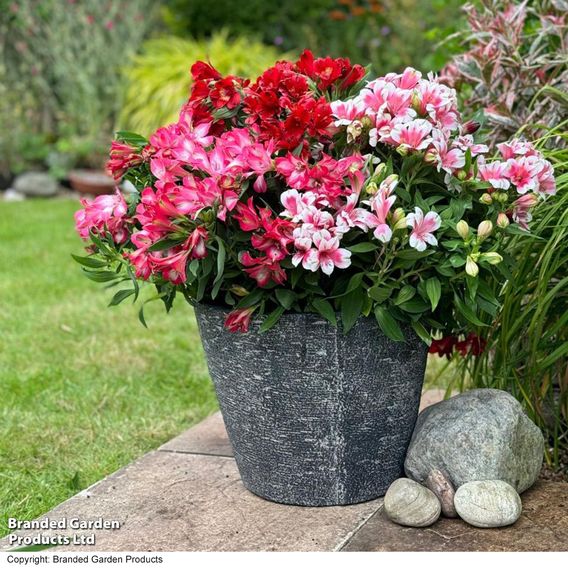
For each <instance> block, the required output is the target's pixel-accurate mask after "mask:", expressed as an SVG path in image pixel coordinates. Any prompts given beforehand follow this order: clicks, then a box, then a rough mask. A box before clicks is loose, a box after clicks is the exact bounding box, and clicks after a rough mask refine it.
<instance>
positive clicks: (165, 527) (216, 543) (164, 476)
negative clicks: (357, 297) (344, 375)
mask: <svg viewBox="0 0 568 568" xmlns="http://www.w3.org/2000/svg"><path fill="white" fill-rule="evenodd" d="M443 394H444V393H443V391H437V392H432V391H429V392H427V393H425V395H424V396H423V405H427V404H433V403H434V402H438V401H439V400H440V399H441V398H442V397H443ZM232 455H233V453H232V449H231V446H230V443H229V441H228V439H227V435H226V432H225V428H224V425H223V420H222V418H221V415H220V414H219V413H215V414H213V415H212V416H210V417H209V418H207V419H206V420H204V421H203V422H201V423H200V424H198V425H197V426H194V427H193V428H190V429H189V430H187V431H186V432H184V433H183V434H181V435H180V436H178V437H176V438H174V439H173V440H171V441H170V442H168V443H166V444H164V445H163V446H162V447H161V448H159V449H158V450H157V451H155V452H151V453H149V454H147V455H145V456H143V457H142V458H140V459H139V460H137V461H135V462H133V463H132V464H130V465H128V466H127V467H125V468H123V469H121V470H120V471H118V472H116V473H114V474H113V475H110V476H109V477H107V478H105V479H103V480H102V481H100V482H98V483H96V484H95V485H93V486H92V487H90V488H89V489H87V490H85V491H82V492H81V493H79V494H77V495H76V496H74V497H72V498H71V499H69V500H68V501H66V502H64V503H62V504H61V505H59V506H58V507H56V508H55V509H53V510H52V511H50V512H49V513H48V514H47V515H45V517H48V518H50V519H52V520H59V519H63V518H67V519H72V518H78V519H80V520H82V521H88V520H97V519H100V518H102V519H105V520H107V521H119V522H120V523H121V527H120V529H116V530H108V529H99V530H95V531H93V530H85V531H71V530H58V531H39V532H42V533H44V534H49V533H50V532H51V533H53V532H57V533H58V534H68V535H70V534H78V535H81V534H84V535H88V534H92V533H93V532H94V533H95V537H96V543H95V545H94V546H84V545H70V546H67V547H58V548H57V549H54V550H57V551H62V550H85V551H126V550H132V551H178V550H187V551H197V550H206V551H261V550H278V551H333V550H345V551H438V550H440V551H443V550H448V551H462V550H463V551H468V550H512V551H516V550H519V551H520V550H553V551H559V550H561V551H566V550H568V483H555V482H539V483H538V484H537V485H536V486H535V488H533V489H531V490H529V491H528V492H526V493H525V494H524V495H523V506H524V511H523V516H522V517H521V519H520V520H519V521H518V522H517V523H516V524H515V525H514V526H513V527H509V528H505V529H476V528H474V527H471V526H469V525H466V524H465V523H463V522H462V521H460V520H457V519H451V520H450V519H442V520H440V521H439V522H438V523H436V524H435V525H433V526H432V527H429V528H426V529H411V528H404V527H399V526H398V525H394V524H392V523H391V522H390V521H388V519H386V517H385V516H384V513H383V511H382V499H377V500H375V501H370V502H368V503H362V504H359V505H351V506H345V507H324V508H314V507H294V506H289V505H278V504H275V503H270V502H268V501H265V500H264V499H261V498H259V497H257V496H256V495H253V494H252V493H250V492H249V491H247V490H246V489H245V488H244V487H243V485H242V483H241V481H240V478H239V474H238V471H237V467H236V464H235V461H234V459H233V457H232ZM45 517H42V518H45ZM37 532H38V531H16V533H17V534H28V535H33V534H37ZM12 546H13V545H12ZM12 546H11V545H9V544H8V540H7V538H4V539H2V540H0V550H8V549H9V548H11V547H12Z"/></svg>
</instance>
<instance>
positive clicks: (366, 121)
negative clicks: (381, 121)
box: [361, 116, 374, 129]
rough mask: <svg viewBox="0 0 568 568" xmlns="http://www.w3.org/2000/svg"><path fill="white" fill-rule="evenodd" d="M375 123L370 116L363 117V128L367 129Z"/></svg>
mask: <svg viewBox="0 0 568 568" xmlns="http://www.w3.org/2000/svg"><path fill="white" fill-rule="evenodd" d="M373 125H374V123H373V121H372V120H371V118H370V117H369V116H364V117H363V118H362V119H361V126H362V127H363V128H366V129H367V128H372V127H373Z"/></svg>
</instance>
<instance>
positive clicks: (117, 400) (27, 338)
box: [0, 199, 216, 536]
mask: <svg viewBox="0 0 568 568" xmlns="http://www.w3.org/2000/svg"><path fill="white" fill-rule="evenodd" d="M78 207H79V204H78V203H77V202H76V201H71V200H69V201H67V200H45V199H43V200H39V199H38V200H27V201H25V202H22V203H1V202H0V263H1V265H2V267H3V268H2V270H0V293H1V297H2V301H1V304H2V309H1V310H0V346H1V347H0V384H1V385H2V395H1V396H0V463H1V466H0V480H1V482H0V536H2V535H4V534H6V533H7V532H9V531H8V528H7V519H8V518H9V517H16V518H19V519H22V520H31V519H35V518H37V517H39V516H40V515H42V514H44V513H45V512H47V511H49V510H50V509H52V508H53V507H54V506H55V505H57V504H59V503H60V502H62V501H64V500H65V499H68V498H69V497H71V496H72V495H74V494H75V493H77V491H79V490H81V489H84V488H86V487H87V486H89V485H91V484H92V483H95V482H96V481H98V480H99V479H101V478H103V477H104V476H105V475H109V474H110V473H112V472H114V471H116V470H117V469H119V468H121V467H123V466H125V465H126V464H128V463H130V462H131V461H132V460H133V459H135V458H137V457H138V456H140V455H142V454H144V453H146V452H148V451H150V450H152V449H154V448H156V447H158V446H159V445H161V444H162V443H164V442H165V441H167V440H168V439H170V438H171V437H173V436H175V435H176V434H178V433H179V432H181V431H183V430H184V429H186V428H188V427H189V426H190V425H191V424H193V423H195V422H196V421H199V420H201V419H202V418H204V417H205V416H206V415H207V414H209V413H210V412H212V411H213V410H215V408H216V400H215V394H214V391H213V387H212V386H211V384H210V381H209V378H208V373H207V367H206V364H205V360H204V357H203V351H202V349H201V345H200V341H199V334H198V330H197V325H196V322H195V319H194V317H193V314H192V310H191V309H190V308H189V307H188V306H185V305H182V306H179V309H178V310H176V311H175V313H171V314H169V315H168V314H165V313H163V310H162V309H160V307H159V306H157V305H155V303H154V304H147V306H146V309H147V311H148V319H149V320H151V321H150V322H149V325H150V327H151V332H148V331H147V330H145V329H144V328H143V327H142V326H140V325H138V324H137V322H136V319H135V318H136V313H137V311H138V308H137V306H132V305H122V307H121V308H120V310H118V309H116V308H111V309H108V310H107V308H106V305H107V304H108V303H109V302H110V301H111V299H112V297H113V295H114V294H115V292H116V289H113V290H106V291H105V290H98V291H93V290H92V289H88V288H87V287H85V281H84V278H83V277H82V275H81V274H80V273H79V272H78V271H77V270H76V266H75V265H74V263H72V262H70V256H69V255H70V254H71V253H78V254H82V247H81V243H80V242H79V241H78V239H77V235H76V233H75V231H74V228H73V212H74V211H75V210H76V209H77V208H78ZM149 292H150V290H149V287H146V288H145V289H143V290H141V296H142V299H147V298H148V297H149ZM130 301H131V298H130V299H129V300H127V303H128V304H129V303H130ZM125 312H126V313H127V314H128V313H130V316H127V317H125Z"/></svg>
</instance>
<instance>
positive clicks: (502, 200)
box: [493, 191, 509, 203]
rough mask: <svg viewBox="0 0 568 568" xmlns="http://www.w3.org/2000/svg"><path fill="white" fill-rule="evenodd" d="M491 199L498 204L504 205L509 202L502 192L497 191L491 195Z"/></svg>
mask: <svg viewBox="0 0 568 568" xmlns="http://www.w3.org/2000/svg"><path fill="white" fill-rule="evenodd" d="M493 199H495V201H499V203H506V202H507V201H508V200H509V196H508V195H507V194H506V193H505V192H504V191H498V192H496V193H495V194H494V195H493Z"/></svg>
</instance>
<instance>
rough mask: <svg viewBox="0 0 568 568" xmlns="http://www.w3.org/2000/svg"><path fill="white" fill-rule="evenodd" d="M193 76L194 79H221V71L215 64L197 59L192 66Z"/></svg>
mask: <svg viewBox="0 0 568 568" xmlns="http://www.w3.org/2000/svg"><path fill="white" fill-rule="evenodd" d="M191 76H192V77H193V80H194V81H203V80H205V81H207V80H213V81H217V80H218V79H221V73H219V71H217V69H215V67H213V65H211V64H210V63H205V61H196V62H195V63H194V64H193V65H192V66H191Z"/></svg>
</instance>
